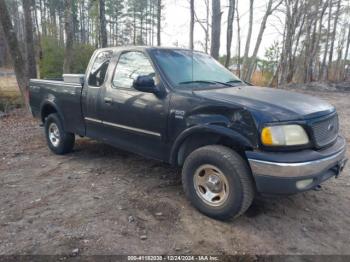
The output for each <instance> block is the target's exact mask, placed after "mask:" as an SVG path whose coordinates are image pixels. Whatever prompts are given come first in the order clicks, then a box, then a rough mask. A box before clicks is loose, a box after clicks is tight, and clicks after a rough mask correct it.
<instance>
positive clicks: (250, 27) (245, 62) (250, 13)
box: [243, 0, 254, 80]
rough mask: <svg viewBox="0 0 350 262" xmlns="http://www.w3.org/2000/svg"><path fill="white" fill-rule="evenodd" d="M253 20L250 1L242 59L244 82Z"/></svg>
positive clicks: (252, 4) (251, 1) (252, 2)
mask: <svg viewBox="0 0 350 262" xmlns="http://www.w3.org/2000/svg"><path fill="white" fill-rule="evenodd" d="M253 18H254V0H250V5H249V27H248V34H247V41H246V43H245V49H244V57H243V79H244V80H246V79H247V71H248V56H249V49H250V41H251V38H252V32H253Z"/></svg>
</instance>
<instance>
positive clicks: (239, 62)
mask: <svg viewBox="0 0 350 262" xmlns="http://www.w3.org/2000/svg"><path fill="white" fill-rule="evenodd" d="M236 14H237V71H238V77H241V24H240V16H239V12H238V0H237V2H236Z"/></svg>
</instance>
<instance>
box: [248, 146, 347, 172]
mask: <svg viewBox="0 0 350 262" xmlns="http://www.w3.org/2000/svg"><path fill="white" fill-rule="evenodd" d="M345 153H346V144H344V146H343V147H342V148H340V150H339V151H338V152H337V153H335V154H333V155H331V156H328V157H325V158H321V159H317V160H313V161H307V162H297V163H280V162H270V161H263V160H257V159H248V161H249V164H250V168H251V170H252V172H253V174H254V176H255V175H265V176H272V177H283V178H292V177H293V178H295V177H307V176H313V175H317V174H321V173H323V172H327V171H328V170H330V169H332V168H336V167H338V168H339V172H340V171H341V170H342V169H343V168H344V166H345V163H346V157H345ZM281 154H283V153H281Z"/></svg>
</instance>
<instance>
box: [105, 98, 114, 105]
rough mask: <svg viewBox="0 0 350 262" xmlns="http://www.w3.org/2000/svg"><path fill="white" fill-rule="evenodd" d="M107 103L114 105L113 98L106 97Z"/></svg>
mask: <svg viewBox="0 0 350 262" xmlns="http://www.w3.org/2000/svg"><path fill="white" fill-rule="evenodd" d="M104 100H105V103H106V104H112V103H113V99H112V98H110V97H105V99H104Z"/></svg>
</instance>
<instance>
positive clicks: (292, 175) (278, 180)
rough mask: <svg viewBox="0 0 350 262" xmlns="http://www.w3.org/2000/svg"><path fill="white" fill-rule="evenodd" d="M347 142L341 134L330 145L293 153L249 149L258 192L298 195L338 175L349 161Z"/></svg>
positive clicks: (250, 162)
mask: <svg viewBox="0 0 350 262" xmlns="http://www.w3.org/2000/svg"><path fill="white" fill-rule="evenodd" d="M345 153H346V141H345V139H344V138H343V137H341V136H339V137H338V139H337V141H336V142H335V143H334V144H333V145H332V146H331V147H329V148H327V149H325V150H321V151H314V150H303V151H300V152H292V153H287V152H283V153H281V152H280V153H272V152H250V151H249V152H246V155H247V158H248V161H249V164H250V168H251V170H252V173H253V175H254V178H255V182H256V187H257V190H258V192H260V193H264V194H295V193H298V192H303V191H307V190H310V189H313V188H315V187H316V186H317V185H319V184H321V183H322V182H324V181H325V180H327V179H329V178H331V177H333V176H338V175H339V174H340V172H341V171H342V170H343V168H344V166H345V163H346V157H345Z"/></svg>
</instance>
